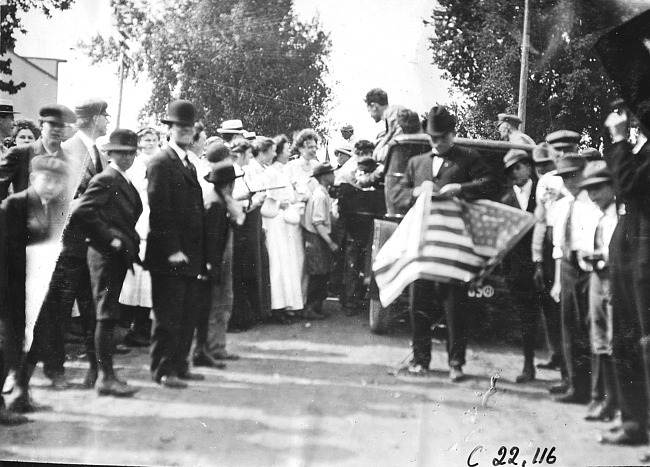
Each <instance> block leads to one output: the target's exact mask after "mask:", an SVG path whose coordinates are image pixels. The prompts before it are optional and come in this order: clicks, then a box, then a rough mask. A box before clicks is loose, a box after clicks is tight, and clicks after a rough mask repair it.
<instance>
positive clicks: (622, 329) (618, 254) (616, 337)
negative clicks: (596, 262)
mask: <svg viewBox="0 0 650 467" xmlns="http://www.w3.org/2000/svg"><path fill="white" fill-rule="evenodd" d="M643 224H644V219H642V218H641V215H640V214H639V213H632V214H626V215H625V216H622V217H621V219H620V220H619V223H618V225H617V227H616V229H615V230H614V234H613V235H612V239H611V242H610V244H609V251H610V272H611V286H612V312H613V328H614V329H613V342H612V344H613V356H614V366H615V368H616V376H617V377H618V383H619V386H618V390H619V404H620V409H621V418H622V421H623V428H624V429H625V430H626V431H630V432H633V431H639V430H645V429H646V428H647V425H648V392H647V390H648V389H647V386H646V384H647V383H646V378H648V376H649V375H648V368H649V367H648V365H649V364H650V362H649V361H648V360H649V358H648V355H649V351H648V350H649V349H648V346H647V336H648V333H649V331H650V328H649V327H648V325H649V323H648V318H649V317H650V313H649V310H648V307H649V306H650V297H649V296H648V295H649V294H650V264H648V260H647V258H648V257H649V256H650V255H649V254H647V253H648V248H649V246H648V243H649V242H648V237H647V236H646V235H644V234H643V230H642V228H643Z"/></svg>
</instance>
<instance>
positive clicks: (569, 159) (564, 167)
mask: <svg viewBox="0 0 650 467" xmlns="http://www.w3.org/2000/svg"><path fill="white" fill-rule="evenodd" d="M586 165H587V160H586V159H585V158H584V157H582V156H581V155H580V154H577V153H575V152H570V153H567V154H565V155H564V157H562V158H561V159H560V160H559V161H558V162H557V172H556V175H559V176H560V177H562V176H564V175H566V176H568V175H572V174H576V173H578V172H582V170H583V169H584V168H585V166H586Z"/></svg>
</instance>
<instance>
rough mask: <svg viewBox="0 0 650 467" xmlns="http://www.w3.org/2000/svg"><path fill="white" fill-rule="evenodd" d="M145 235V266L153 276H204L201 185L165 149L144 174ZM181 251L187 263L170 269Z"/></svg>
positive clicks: (175, 157)
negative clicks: (172, 258)
mask: <svg viewBox="0 0 650 467" xmlns="http://www.w3.org/2000/svg"><path fill="white" fill-rule="evenodd" d="M147 178H148V179H149V185H148V187H147V195H148V198H149V207H150V209H151V213H150V215H149V235H148V237H147V251H146V253H145V265H146V267H147V268H148V269H149V270H150V271H151V272H153V273H161V274H177V275H185V276H191V277H196V276H197V275H199V274H202V273H204V272H205V271H204V267H205V253H204V239H203V235H204V230H203V195H202V192H201V185H200V184H199V181H198V180H197V178H196V177H195V176H194V175H193V174H192V172H191V171H190V169H188V168H187V167H185V165H184V164H183V163H182V162H181V160H180V159H179V157H178V155H177V154H176V152H175V151H174V150H173V149H172V148H170V147H166V148H164V149H163V150H162V151H160V152H159V153H158V154H156V155H155V156H154V157H153V158H152V159H151V162H150V163H149V168H148V170H147ZM178 251H182V252H183V253H184V254H185V255H186V256H187V257H188V258H189V263H187V264H180V265H178V266H173V267H172V265H171V264H170V263H169V260H168V258H169V256H170V255H172V254H174V253H176V252H178Z"/></svg>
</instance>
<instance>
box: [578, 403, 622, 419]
mask: <svg viewBox="0 0 650 467" xmlns="http://www.w3.org/2000/svg"><path fill="white" fill-rule="evenodd" d="M594 402H595V401H592V402H591V403H590V404H589V407H588V408H587V415H585V420H587V421H589V422H611V421H612V420H614V419H615V418H616V409H615V408H614V406H613V405H612V404H607V403H606V402H604V401H603V402H595V405H593V406H592V404H594Z"/></svg>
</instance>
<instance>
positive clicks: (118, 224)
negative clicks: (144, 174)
mask: <svg viewBox="0 0 650 467" xmlns="http://www.w3.org/2000/svg"><path fill="white" fill-rule="evenodd" d="M140 214H142V201H140V194H139V193H138V191H137V190H136V189H135V187H134V186H133V185H132V184H131V183H129V182H127V180H126V179H125V178H124V176H123V175H122V174H120V173H119V172H118V171H117V170H116V169H114V168H113V167H111V166H108V167H107V168H106V170H104V171H103V172H101V173H100V174H98V175H96V176H95V177H93V178H92V179H91V180H90V183H89V184H88V188H87V189H86V191H85V192H84V194H83V195H81V197H80V198H79V202H78V204H77V205H76V206H75V208H74V210H73V211H72V216H71V217H70V224H71V225H74V226H79V228H80V229H81V231H83V232H84V233H85V235H86V237H87V238H88V243H89V244H90V245H91V246H92V247H93V248H95V249H96V250H98V251H100V252H102V253H106V254H112V253H114V251H113V249H112V248H111V247H110V243H111V241H113V239H114V238H119V239H120V240H121V241H122V250H121V251H120V252H119V254H120V255H121V257H122V259H123V260H124V262H125V264H126V266H127V267H130V266H131V265H132V264H133V263H134V262H140V257H139V256H138V252H139V250H140V238H139V236H138V234H137V232H136V231H135V224H136V222H137V221H138V218H139V217H140Z"/></svg>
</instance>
